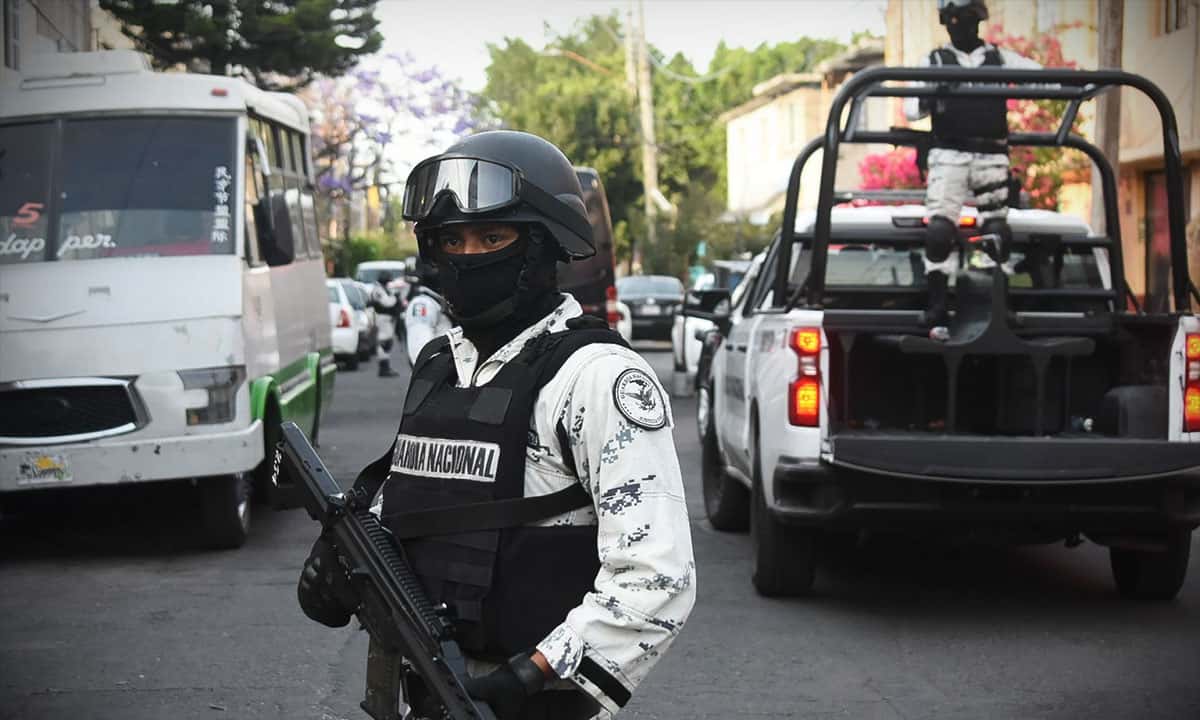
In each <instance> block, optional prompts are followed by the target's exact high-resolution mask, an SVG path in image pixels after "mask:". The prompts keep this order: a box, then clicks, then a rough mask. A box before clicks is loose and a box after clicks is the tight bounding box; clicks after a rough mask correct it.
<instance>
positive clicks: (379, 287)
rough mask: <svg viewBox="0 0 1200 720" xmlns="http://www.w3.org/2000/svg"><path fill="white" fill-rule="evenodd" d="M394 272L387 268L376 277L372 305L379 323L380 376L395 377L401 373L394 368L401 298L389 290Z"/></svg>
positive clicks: (372, 292) (378, 354) (372, 291)
mask: <svg viewBox="0 0 1200 720" xmlns="http://www.w3.org/2000/svg"><path fill="white" fill-rule="evenodd" d="M391 281H392V274H391V273H390V272H387V271H386V270H385V271H383V272H381V273H379V276H378V277H377V278H375V284H374V285H372V286H371V307H373V308H375V318H376V322H377V323H378V324H379V350H378V352H377V353H376V354H377V357H378V359H379V377H395V376H396V375H398V374H399V373H397V372H396V371H395V370H393V369H392V343H393V341H394V340H395V339H396V314H397V312H396V311H397V310H399V309H400V308H399V302H400V301H399V300H398V299H397V298H396V296H395V295H392V293H391V291H389V290H388V283H390V282H391Z"/></svg>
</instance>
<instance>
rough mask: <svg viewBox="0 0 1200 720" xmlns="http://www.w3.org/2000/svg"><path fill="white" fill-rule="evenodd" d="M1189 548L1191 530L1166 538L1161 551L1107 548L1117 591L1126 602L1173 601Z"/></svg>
mask: <svg viewBox="0 0 1200 720" xmlns="http://www.w3.org/2000/svg"><path fill="white" fill-rule="evenodd" d="M1191 548H1192V531H1191V530H1180V531H1177V532H1174V533H1172V534H1171V535H1169V536H1168V537H1167V547H1166V549H1165V550H1158V551H1154V550H1133V549H1128V548H1116V547H1114V548H1109V551H1108V557H1109V561H1110V563H1111V564H1112V573H1113V579H1114V580H1115V581H1116V583H1117V590H1118V591H1119V592H1120V593H1121V595H1122V596H1123V597H1125V598H1127V599H1129V600H1144V601H1157V602H1163V601H1167V600H1173V599H1174V598H1175V596H1176V595H1178V594H1179V589H1180V588H1181V587H1183V580H1184V578H1186V577H1187V567H1188V558H1189V556H1190V554H1191Z"/></svg>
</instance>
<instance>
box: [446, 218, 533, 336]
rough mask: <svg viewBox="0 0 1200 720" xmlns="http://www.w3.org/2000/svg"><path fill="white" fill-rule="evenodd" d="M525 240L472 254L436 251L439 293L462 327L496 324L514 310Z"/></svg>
mask: <svg viewBox="0 0 1200 720" xmlns="http://www.w3.org/2000/svg"><path fill="white" fill-rule="evenodd" d="M526 242H527V241H526V240H525V239H524V238H522V239H520V240H518V241H516V242H514V243H513V244H512V245H509V246H508V247H506V248H503V249H501V250H497V251H495V252H490V253H479V254H476V255H455V254H452V253H440V254H439V256H438V258H437V265H438V279H439V280H440V281H441V286H442V296H443V297H445V298H446V302H448V303H449V304H450V314H451V315H452V316H453V317H454V319H455V320H456V321H457V322H458V323H459V324H461V325H462V326H463V327H464V328H471V327H472V326H474V327H485V326H487V325H493V324H496V323H498V322H499V321H501V320H503V319H504V318H506V317H508V316H509V315H511V314H512V313H513V311H515V310H516V299H517V298H516V296H517V283H518V282H519V280H520V277H521V270H522V269H523V268H524V267H525V247H526Z"/></svg>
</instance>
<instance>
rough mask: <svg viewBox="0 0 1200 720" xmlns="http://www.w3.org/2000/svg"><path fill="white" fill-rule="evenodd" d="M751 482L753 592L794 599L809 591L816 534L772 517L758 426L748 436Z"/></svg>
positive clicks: (814, 570)
mask: <svg viewBox="0 0 1200 720" xmlns="http://www.w3.org/2000/svg"><path fill="white" fill-rule="evenodd" d="M751 438H752V442H753V443H754V445H753V451H754V454H753V458H752V463H753V474H754V477H753V480H754V483H753V484H754V489H753V491H752V493H751V494H752V496H753V499H752V502H751V512H750V534H751V537H752V539H753V541H754V578H753V579H754V589H755V590H757V591H758V594H759V595H762V596H764V597H796V596H800V595H807V594H808V593H810V592H811V591H812V586H813V580H814V578H815V575H816V568H817V532H816V531H815V530H811V529H808V528H798V527H790V526H788V525H784V524H783V523H781V522H780V521H779V519H778V518H776V517H775V516H774V515H772V514H771V511H770V510H769V509H768V508H767V500H766V497H765V496H764V493H763V479H762V462H761V460H760V458H759V454H758V427H757V422H756V423H755V426H754V427H753V428H752V433H751Z"/></svg>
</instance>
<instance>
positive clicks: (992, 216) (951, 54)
mask: <svg viewBox="0 0 1200 720" xmlns="http://www.w3.org/2000/svg"><path fill="white" fill-rule="evenodd" d="M987 17H988V9H987V4H986V3H985V2H984V0H938V19H939V20H940V21H941V23H942V25H944V26H945V27H946V32H947V33H948V34H949V35H950V42H948V43H946V44H945V45H943V46H942V47H940V48H937V49H935V50H933V51H932V52H930V53H929V56H928V57H926V58H922V60H921V63H920V64H921V65H922V66H930V65H932V66H960V67H968V68H978V67H1009V68H1017V69H1023V70H1036V69H1040V68H1041V65H1039V64H1038V63H1036V62H1034V61H1033V60H1030V59H1029V58H1027V57H1024V56H1022V55H1018V54H1017V53H1014V52H1012V51H1011V50H1005V49H1003V48H998V47H996V46H995V45H992V44H990V43H986V42H984V41H983V39H981V38H980V37H979V23H980V22H982V21H983V20H986V19H987ZM904 113H905V115H906V116H907V117H908V119H909V120H918V119H920V118H922V117H924V116H925V115H930V116H931V122H932V125H933V144H932V146H931V149H930V150H929V177H928V188H927V190H926V194H925V206H926V210H927V212H928V213H929V227H928V230H927V236H926V240H925V278H926V282H927V284H928V287H929V307H928V311H927V312H926V315H925V321H926V323H927V324H928V325H930V326H931V327H932V328H933V329H934V332H933V333H931V335H932V334H936V335H938V336H940V337H947V336H948V333H945V331H944V326H945V325H946V322H947V318H948V313H947V310H946V286H947V280H948V275H949V273H950V272H952V271H953V270H954V269H955V259H954V257H953V256H952V255H951V253H952V252H953V250H954V249H955V246H956V245H957V241H958V218H959V214H960V213H961V212H962V206H963V203H964V202H966V200H967V196H968V193H969V194H970V195H972V196H974V198H975V203H976V207H977V209H978V210H979V216H980V219H981V220H982V221H983V224H982V226H981V232H983V233H996V234H998V235H999V236H1000V237H1001V238H1002V240H1003V241H1002V243H1001V245H1002V247H1001V253H1002V254H1004V253H1007V245H1008V242H1007V238H1008V236H1009V229H1008V223H1007V222H1005V217H1006V216H1007V215H1008V184H1009V165H1008V119H1007V106H1006V101H1005V100H1004V98H947V99H944V100H943V99H934V100H929V99H926V98H921V99H919V100H918V98H907V99H906V100H905V101H904Z"/></svg>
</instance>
